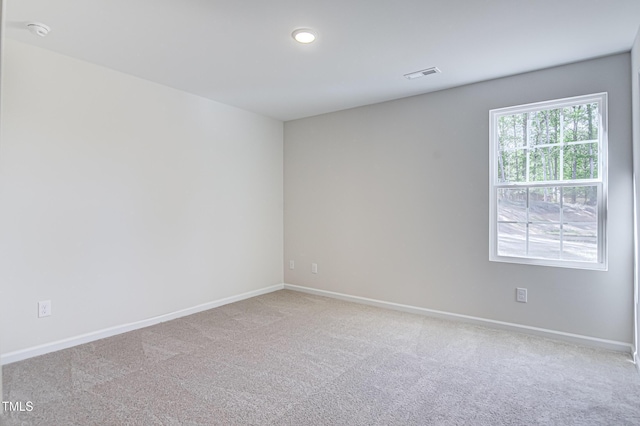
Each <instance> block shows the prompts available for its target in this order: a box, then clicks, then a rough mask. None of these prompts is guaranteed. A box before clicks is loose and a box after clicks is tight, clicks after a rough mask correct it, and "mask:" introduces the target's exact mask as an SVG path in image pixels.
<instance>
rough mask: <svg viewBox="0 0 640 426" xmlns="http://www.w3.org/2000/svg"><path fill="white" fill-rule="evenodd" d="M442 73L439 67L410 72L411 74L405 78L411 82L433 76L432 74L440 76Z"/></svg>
mask: <svg viewBox="0 0 640 426" xmlns="http://www.w3.org/2000/svg"><path fill="white" fill-rule="evenodd" d="M441 72H442V71H440V70H439V69H438V67H431V68H427V69H426V70H421V71H414V72H410V73H409V74H405V75H404V76H405V77H406V78H407V79H409V80H413V79H414V78H420V77H424V76H425V75H431V74H439V73H441Z"/></svg>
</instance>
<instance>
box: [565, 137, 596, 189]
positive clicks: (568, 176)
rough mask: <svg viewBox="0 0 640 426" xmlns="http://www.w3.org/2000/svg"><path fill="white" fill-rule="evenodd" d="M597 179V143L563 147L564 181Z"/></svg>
mask: <svg viewBox="0 0 640 426" xmlns="http://www.w3.org/2000/svg"><path fill="white" fill-rule="evenodd" d="M597 178H598V143H597V142H594V143H586V144H579V145H566V146H565V147H564V179H565V180H578V179H597Z"/></svg>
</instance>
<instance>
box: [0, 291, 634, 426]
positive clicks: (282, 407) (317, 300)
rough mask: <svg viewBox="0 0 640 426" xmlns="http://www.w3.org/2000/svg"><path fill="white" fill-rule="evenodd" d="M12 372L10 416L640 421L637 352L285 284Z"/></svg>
mask: <svg viewBox="0 0 640 426" xmlns="http://www.w3.org/2000/svg"><path fill="white" fill-rule="evenodd" d="M3 380H4V382H3V385H4V395H3V400H4V401H23V402H25V401H31V402H32V403H33V411H31V412H26V411H25V412H11V413H5V414H4V415H3V416H0V419H2V423H3V424H5V425H47V426H57V425H61V426H62V425H64V426H66V425H83V426H85V425H296V426H299V425H491V426H497V425H607V426H609V425H640V375H639V374H638V373H637V372H636V371H635V366H634V365H633V364H632V363H631V361H630V357H629V356H628V355H625V354H621V353H615V352H610V351H605V350H598V349H591V348H585V347H581V346H576V345H571V344H567V343H563V342H558V341H553V340H548V339H544V338H539V337H534V336H529V335H525V334H519V333H512V332H506V331H500V330H494V329H488V328H483V327H477V326H473V325H468V324H463V323H459V322H451V321H444V320H438V319H433V318H427V317H423V316H419V315H413V314H408V313H402V312H395V311H390V310H385V309H379V308H374V307H370V306H364V305H358V304H354V303H349V302H343V301H339V300H334V299H328V298H324V297H318V296H312V295H308V294H304V293H298V292H293V291H287V290H282V291H278V292H274V293H270V294H266V295H263V296H259V297H255V298H252V299H248V300H245V301H241V302H237V303H233V304H229V305H225V306H221V307H219V308H216V309H212V310H209V311H205V312H201V313H198V314H195V315H191V316H188V317H183V318H180V319H176V320H173V321H168V322H165V323H162V324H158V325H155V326H152V327H148V328H144V329H140V330H136V331H132V332H129V333H126V334H121V335H118V336H114V337H110V338H107V339H102V340H98V341H95V342H92V343H88V344H84V345H81V346H77V347H74V348H70V349H66V350H62V351H58V352H54V353H51V354H47V355H43V356H39V357H35V358H31V359H28V360H25V361H21V362H16V363H13V364H9V365H6V366H4V369H3Z"/></svg>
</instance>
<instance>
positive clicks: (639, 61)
mask: <svg viewBox="0 0 640 426" xmlns="http://www.w3.org/2000/svg"><path fill="white" fill-rule="evenodd" d="M631 86H632V90H631V92H632V97H633V170H634V180H635V191H636V194H635V195H636V197H635V202H636V210H635V213H636V218H635V220H636V235H635V237H636V253H635V262H636V268H635V273H636V276H635V310H634V311H635V316H636V318H635V320H636V333H635V339H634V340H635V349H634V350H635V353H636V361H638V360H637V353H638V345H639V344H640V343H639V342H640V315H638V274H640V271H639V268H640V252H639V251H638V248H639V247H638V239H640V235H638V233H639V232H640V230H639V229H638V225H640V205H639V204H640V29H638V34H637V35H636V40H635V42H634V43H633V49H632V51H631ZM636 365H637V364H636ZM639 368H640V367H639Z"/></svg>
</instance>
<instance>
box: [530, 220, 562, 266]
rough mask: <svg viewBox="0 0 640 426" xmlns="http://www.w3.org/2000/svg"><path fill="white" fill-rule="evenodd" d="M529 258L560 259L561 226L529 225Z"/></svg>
mask: <svg viewBox="0 0 640 426" xmlns="http://www.w3.org/2000/svg"><path fill="white" fill-rule="evenodd" d="M529 256H530V257H540V258H543V259H560V225H542V224H536V223H532V224H530V225H529Z"/></svg>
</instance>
